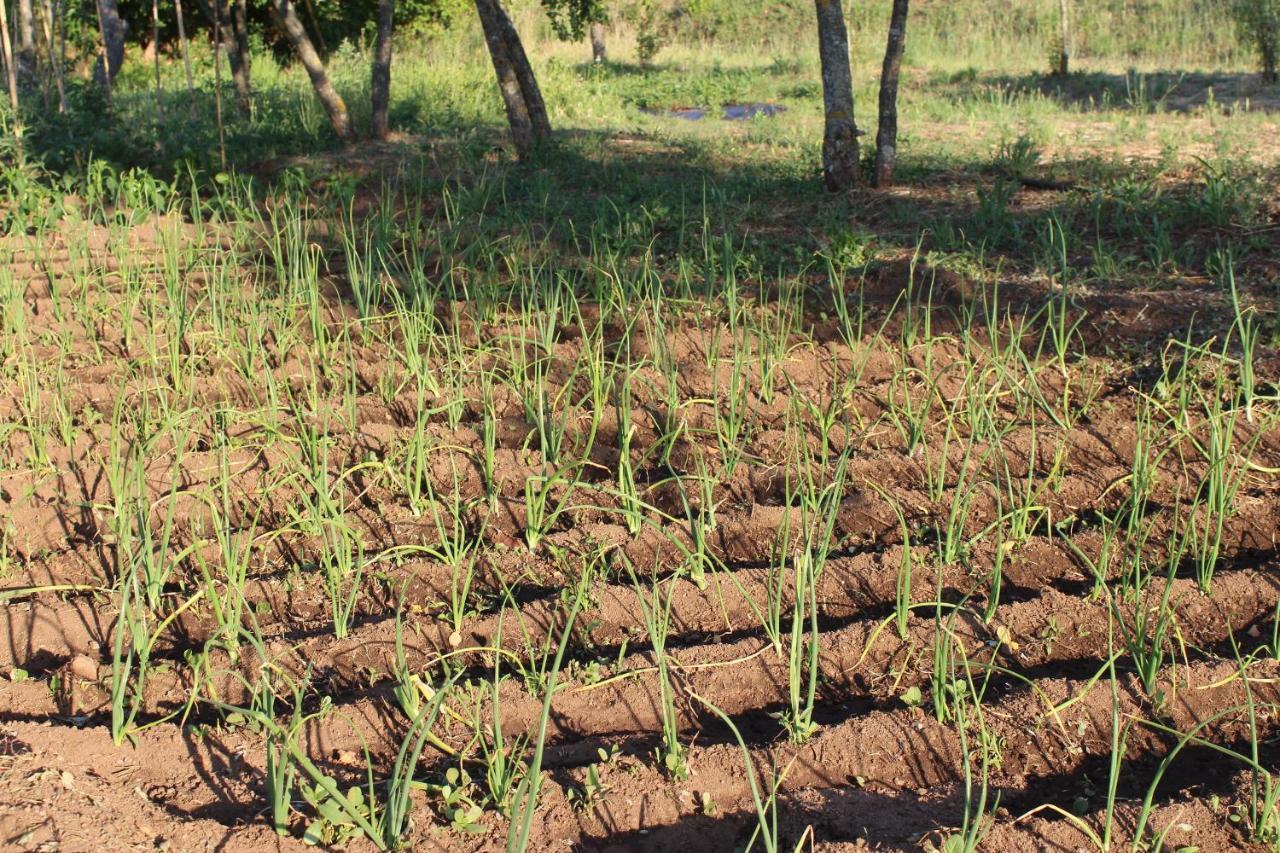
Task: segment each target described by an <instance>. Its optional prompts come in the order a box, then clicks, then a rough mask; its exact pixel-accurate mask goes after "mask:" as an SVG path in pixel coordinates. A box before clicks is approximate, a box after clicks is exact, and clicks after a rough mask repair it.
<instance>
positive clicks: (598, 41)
mask: <svg viewBox="0 0 1280 853" xmlns="http://www.w3.org/2000/svg"><path fill="white" fill-rule="evenodd" d="M589 32H590V35H591V60H592V61H593V62H608V61H609V51H608V48H607V47H606V46H605V43H604V24H603V23H602V22H600V21H592V22H591V28H590V30H589Z"/></svg>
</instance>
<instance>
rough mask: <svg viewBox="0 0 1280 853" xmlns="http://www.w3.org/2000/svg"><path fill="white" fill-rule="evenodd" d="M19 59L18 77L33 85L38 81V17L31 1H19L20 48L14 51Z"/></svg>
mask: <svg viewBox="0 0 1280 853" xmlns="http://www.w3.org/2000/svg"><path fill="white" fill-rule="evenodd" d="M14 52H15V53H16V54H17V57H18V76H19V78H21V81H22V82H23V83H26V84H28V85H29V84H31V83H33V82H34V81H35V79H36V59H37V57H38V56H39V51H38V50H37V49H36V16H35V11H34V10H33V9H32V7H31V0H18V47H17V50H16V51H14Z"/></svg>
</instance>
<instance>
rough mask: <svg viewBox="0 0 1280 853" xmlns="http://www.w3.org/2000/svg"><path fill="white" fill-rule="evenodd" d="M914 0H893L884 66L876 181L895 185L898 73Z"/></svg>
mask: <svg viewBox="0 0 1280 853" xmlns="http://www.w3.org/2000/svg"><path fill="white" fill-rule="evenodd" d="M909 5H910V0H893V13H892V14H891V15H890V16H889V41H888V43H887V44H886V45H885V49H884V67H883V68H882V69H881V70H880V123H879V127H878V128H877V129H876V174H875V185H876V186H877V187H888V186H892V185H893V168H894V166H895V165H896V164H897V162H898V75H899V73H900V72H901V70H902V51H903V48H904V47H905V45H906V41H907V7H908V6H909Z"/></svg>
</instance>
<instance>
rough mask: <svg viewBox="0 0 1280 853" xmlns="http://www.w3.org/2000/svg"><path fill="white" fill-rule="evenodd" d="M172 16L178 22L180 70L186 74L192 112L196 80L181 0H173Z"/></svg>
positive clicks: (188, 98) (194, 104)
mask: <svg viewBox="0 0 1280 853" xmlns="http://www.w3.org/2000/svg"><path fill="white" fill-rule="evenodd" d="M173 14H174V17H175V18H176V19H177V22H178V47H179V48H180V49H181V50H182V68H183V70H184V71H186V74H187V100H189V101H190V102H191V108H192V109H193V110H194V109H195V106H196V102H195V97H196V80H195V75H194V74H192V73H191V45H190V44H189V43H188V42H187V20H186V17H187V16H186V15H184V14H182V0H173Z"/></svg>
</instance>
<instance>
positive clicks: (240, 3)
mask: <svg viewBox="0 0 1280 853" xmlns="http://www.w3.org/2000/svg"><path fill="white" fill-rule="evenodd" d="M178 2H179V16H181V0H178ZM197 2H198V3H199V4H200V12H201V13H202V14H203V15H204V16H205V17H206V18H208V19H209V20H210V21H213V20H214V18H215V17H216V18H217V19H218V20H220V21H222V22H223V24H222V26H221V27H219V28H218V29H219V30H220V32H221V33H222V35H221V37H220V38H218V43H219V44H220V45H221V46H222V51H223V52H224V53H226V55H227V62H228V63H230V65H231V80H232V82H234V83H235V85H236V104H237V106H239V108H240V111H241V112H243V113H248V112H249V111H250V109H251V108H252V106H253V85H252V83H251V79H250V73H249V23H248V12H247V11H246V9H245V3H244V0H230V2H228V0H197ZM213 3H217V4H218V8H217V9H214V7H213V5H212V4H213ZM179 20H181V18H179ZM179 25H181V24H179ZM304 32H305V31H304Z"/></svg>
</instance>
